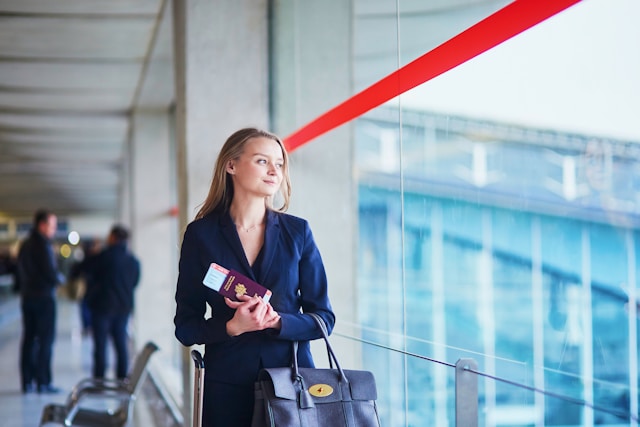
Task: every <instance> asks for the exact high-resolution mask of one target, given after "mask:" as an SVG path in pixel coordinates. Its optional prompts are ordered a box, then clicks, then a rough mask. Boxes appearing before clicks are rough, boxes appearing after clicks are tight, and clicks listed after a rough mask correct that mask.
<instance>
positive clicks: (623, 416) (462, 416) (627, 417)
mask: <svg viewBox="0 0 640 427" xmlns="http://www.w3.org/2000/svg"><path fill="white" fill-rule="evenodd" d="M332 336H336V337H341V338H344V339H346V340H349V341H357V342H359V343H361V344H364V345H368V346H374V347H378V348H380V349H383V350H385V351H389V352H395V353H400V354H402V355H403V356H408V357H413V358H417V359H421V360H425V361H428V362H432V363H436V364H439V365H444V366H447V367H450V368H453V369H455V425H456V426H458V427H478V426H479V420H480V412H479V402H480V400H481V399H480V396H479V393H478V378H479V377H482V378H486V379H489V380H493V381H495V382H501V383H504V384H508V385H511V386H513V387H516V388H519V389H521V390H525V391H529V392H533V393H537V394H539V395H543V396H546V397H550V398H553V399H558V400H560V401H562V402H565V403H570V404H574V405H578V406H580V407H583V408H589V409H591V410H593V411H594V413H602V414H609V415H611V416H613V417H615V418H617V419H618V420H619V421H620V422H624V423H625V424H615V425H630V426H637V425H638V423H639V421H640V419H639V417H638V415H636V414H631V413H629V412H623V411H619V410H616V409H612V408H608V407H604V406H601V405H596V404H594V403H593V402H588V401H585V400H582V399H577V398H574V397H571V396H567V395H563V394H561V393H556V392H553V391H549V390H543V389H540V388H537V387H533V386H530V385H527V384H522V383H520V382H517V381H513V380H510V379H508V378H502V377H499V376H496V375H491V374H488V373H486V372H482V371H480V370H478V365H477V363H476V361H475V360H474V359H472V358H460V359H458V361H457V362H456V363H450V362H445V361H441V360H437V359H434V358H430V357H427V356H424V355H421V354H416V353H412V352H408V351H405V350H401V349H397V348H392V347H389V346H386V345H383V344H380V343H376V342H373V341H369V340H366V339H362V338H359V337H355V336H352V335H348V334H344V333H341V332H337V331H335V330H334V332H333V334H332ZM369 370H370V369H369ZM378 394H379V396H380V395H381V393H380V391H379V393H378ZM598 424H599V423H598ZM408 425H409V424H408ZM523 425H528V424H523ZM540 425H546V424H544V422H543V424H540ZM554 425H555V424H554ZM606 425H613V424H606Z"/></svg>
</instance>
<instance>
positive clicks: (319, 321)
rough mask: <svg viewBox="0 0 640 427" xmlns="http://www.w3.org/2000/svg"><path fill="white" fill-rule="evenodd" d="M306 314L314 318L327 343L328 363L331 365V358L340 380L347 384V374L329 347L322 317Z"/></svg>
mask: <svg viewBox="0 0 640 427" xmlns="http://www.w3.org/2000/svg"><path fill="white" fill-rule="evenodd" d="M306 314H308V315H309V316H311V318H313V320H315V322H316V324H317V325H318V327H319V328H320V332H322V338H323V339H324V342H325V344H326V345H327V354H328V356H329V365H331V361H332V360H333V361H334V362H335V364H336V368H337V369H338V372H340V381H342V382H344V384H349V380H348V379H347V376H346V375H345V374H344V371H343V370H342V367H340V363H339V362H338V358H337V357H336V354H335V352H334V351H333V347H331V343H330V342H329V333H328V332H327V325H326V324H325V323H324V320H323V319H322V317H320V316H319V315H318V314H316V313H306ZM331 368H332V369H333V365H331Z"/></svg>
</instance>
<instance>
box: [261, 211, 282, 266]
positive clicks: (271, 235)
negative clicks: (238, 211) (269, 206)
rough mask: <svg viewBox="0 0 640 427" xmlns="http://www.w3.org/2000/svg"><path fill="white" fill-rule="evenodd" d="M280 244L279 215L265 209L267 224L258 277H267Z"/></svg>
mask: <svg viewBox="0 0 640 427" xmlns="http://www.w3.org/2000/svg"><path fill="white" fill-rule="evenodd" d="M279 245H280V217H279V216H278V214H277V213H276V212H274V211H272V210H267V224H266V230H265V232H264V245H263V246H262V251H263V253H262V255H263V258H262V265H261V266H260V277H261V278H264V277H267V273H268V272H269V269H270V268H271V264H273V259H274V257H275V254H276V253H277V252H278V246H279Z"/></svg>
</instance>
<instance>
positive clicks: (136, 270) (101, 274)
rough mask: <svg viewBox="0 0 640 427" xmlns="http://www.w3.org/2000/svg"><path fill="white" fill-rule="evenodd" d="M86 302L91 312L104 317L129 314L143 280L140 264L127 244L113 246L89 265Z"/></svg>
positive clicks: (87, 267)
mask: <svg viewBox="0 0 640 427" xmlns="http://www.w3.org/2000/svg"><path fill="white" fill-rule="evenodd" d="M85 273H86V275H87V295H86V300H87V304H88V306H89V308H90V309H91V310H92V311H95V312H97V313H102V314H129V313H131V312H132V311H133V306H134V298H133V292H134V289H135V287H136V286H137V285H138V282H139V280H140V262H139V261H138V259H137V258H136V257H135V256H134V255H133V254H131V252H129V251H128V250H127V247H126V244H125V243H118V244H115V245H111V246H109V247H107V248H106V249H105V250H103V251H102V252H101V253H100V254H98V255H97V256H96V257H95V258H93V259H92V262H91V263H90V264H88V265H87V266H86V270H85Z"/></svg>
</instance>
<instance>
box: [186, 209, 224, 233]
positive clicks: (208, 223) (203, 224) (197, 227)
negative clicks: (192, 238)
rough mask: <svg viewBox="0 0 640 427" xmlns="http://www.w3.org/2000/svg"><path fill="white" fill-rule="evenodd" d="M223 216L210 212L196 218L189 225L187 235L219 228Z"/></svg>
mask: <svg viewBox="0 0 640 427" xmlns="http://www.w3.org/2000/svg"><path fill="white" fill-rule="evenodd" d="M220 218H221V214H220V213H218V212H210V213H208V214H206V215H205V216H203V217H201V218H196V219H194V220H193V221H191V222H190V223H189V224H187V228H186V230H185V234H191V233H200V232H202V231H204V230H211V229H212V228H215V227H219V224H220Z"/></svg>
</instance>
